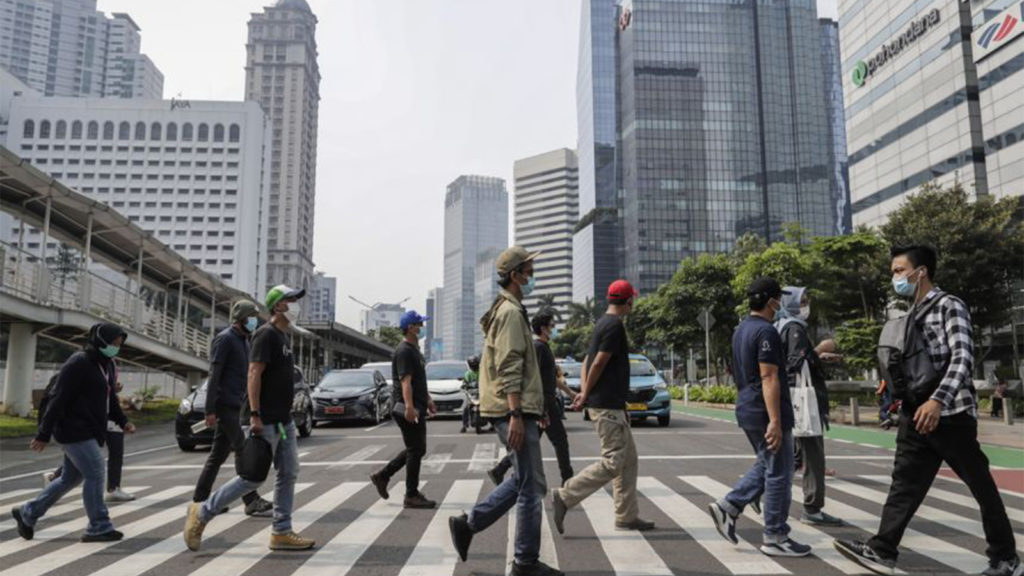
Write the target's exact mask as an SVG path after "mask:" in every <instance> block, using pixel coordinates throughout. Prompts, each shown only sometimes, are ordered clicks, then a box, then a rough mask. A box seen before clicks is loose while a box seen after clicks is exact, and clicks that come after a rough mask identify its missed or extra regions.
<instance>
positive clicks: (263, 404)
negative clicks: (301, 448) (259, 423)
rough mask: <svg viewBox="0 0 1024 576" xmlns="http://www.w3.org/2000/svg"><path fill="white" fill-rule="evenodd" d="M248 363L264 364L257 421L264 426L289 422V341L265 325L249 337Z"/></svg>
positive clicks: (291, 365) (292, 380)
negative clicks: (250, 341) (250, 344)
mask: <svg viewBox="0 0 1024 576" xmlns="http://www.w3.org/2000/svg"><path fill="white" fill-rule="evenodd" d="M250 360H251V361H252V362H263V363H264V364H266V368H265V369H264V370H263V377H262V378H261V379H260V382H261V385H260V419H261V420H263V422H264V423H277V422H280V423H282V424H287V423H289V422H291V421H292V400H293V399H294V397H295V363H294V362H293V360H292V343H291V339H290V338H289V337H288V335H287V334H285V333H284V332H282V331H280V330H278V329H277V328H275V327H274V325H273V324H270V323H267V324H264V325H263V326H261V327H260V328H259V329H258V330H256V333H255V334H253V336H252V356H251V357H250Z"/></svg>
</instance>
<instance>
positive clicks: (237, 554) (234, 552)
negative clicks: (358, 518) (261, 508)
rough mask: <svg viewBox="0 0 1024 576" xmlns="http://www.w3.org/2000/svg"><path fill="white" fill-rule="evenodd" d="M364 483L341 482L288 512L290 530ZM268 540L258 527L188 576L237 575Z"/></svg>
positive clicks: (337, 503) (332, 506)
mask: <svg viewBox="0 0 1024 576" xmlns="http://www.w3.org/2000/svg"><path fill="white" fill-rule="evenodd" d="M368 485H369V483H368V482H344V483H342V484H339V485H338V486H335V487H334V488H332V489H330V490H328V491H327V492H324V493H323V494H321V495H320V496H317V497H316V498H314V499H313V500H312V501H311V502H309V503H307V504H306V505H305V506H303V507H301V508H299V509H297V510H295V511H294V512H293V513H292V530H294V531H295V532H296V533H299V534H301V533H302V531H303V530H305V529H306V528H308V527H309V526H310V525H311V524H313V523H314V522H316V521H317V520H319V519H320V518H321V517H323V516H324V515H325V514H327V513H328V512H330V511H331V510H334V509H335V508H337V507H338V506H340V505H341V504H342V503H344V502H345V501H346V500H348V499H349V498H351V497H352V496H353V495H354V494H355V493H357V492H359V491H360V490H362V489H363V488H365V487H366V486H368ZM269 541H270V531H269V530H261V531H259V532H257V533H256V534H253V535H252V536H250V537H249V538H247V539H246V540H244V541H242V542H240V543H238V544H236V545H235V546H233V547H231V548H229V549H228V550H225V551H224V552H223V553H221V554H220V555H219V556H217V557H216V558H214V559H213V560H211V561H210V562H208V563H206V564H204V565H203V566H201V567H200V568H198V569H197V570H194V571H193V572H192V573H191V576H223V575H224V574H241V573H242V572H245V571H246V570H248V569H249V568H252V567H253V566H255V565H256V563H257V562H259V561H260V560H262V559H263V558H264V557H265V556H267V555H268V554H270V552H271V550H270V548H268V547H267V544H268V543H269Z"/></svg>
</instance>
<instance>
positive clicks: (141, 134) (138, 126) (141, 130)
mask: <svg viewBox="0 0 1024 576" xmlns="http://www.w3.org/2000/svg"><path fill="white" fill-rule="evenodd" d="M135 139H136V140H145V139H146V123H145V122H136V123H135Z"/></svg>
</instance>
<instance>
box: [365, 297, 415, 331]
mask: <svg viewBox="0 0 1024 576" xmlns="http://www.w3.org/2000/svg"><path fill="white" fill-rule="evenodd" d="M402 314H405V308H404V307H402V306H401V305H400V304H377V305H375V306H374V307H373V308H371V309H369V310H360V311H359V331H360V332H362V333H363V334H369V333H370V330H373V331H374V332H377V331H379V330H380V329H381V328H384V327H390V328H398V327H399V323H400V322H401V320H402Z"/></svg>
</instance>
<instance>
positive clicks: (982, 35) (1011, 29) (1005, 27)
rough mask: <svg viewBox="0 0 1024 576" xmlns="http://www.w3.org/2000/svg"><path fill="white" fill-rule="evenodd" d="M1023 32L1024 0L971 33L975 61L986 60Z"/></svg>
mask: <svg viewBox="0 0 1024 576" xmlns="http://www.w3.org/2000/svg"><path fill="white" fill-rule="evenodd" d="M1021 34H1024V2H1020V3H1018V4H1016V5H1015V6H1010V7H1009V8H1007V9H1006V10H1003V11H1002V12H1000V13H999V15H998V16H996V17H995V18H993V19H991V20H989V21H988V22H987V23H985V24H983V25H982V26H981V27H980V28H978V29H977V30H975V31H974V32H973V33H972V34H971V44H972V48H973V49H974V61H975V62H979V61H981V60H984V59H985V58H987V57H988V56H989V55H990V54H992V53H993V52H995V51H996V50H999V49H1000V48H1002V47H1003V46H1006V45H1007V44H1009V43H1010V42H1012V41H1013V39H1014V38H1016V37H1017V36H1020V35H1021Z"/></svg>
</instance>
